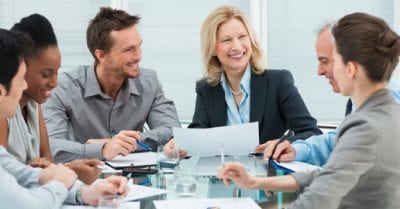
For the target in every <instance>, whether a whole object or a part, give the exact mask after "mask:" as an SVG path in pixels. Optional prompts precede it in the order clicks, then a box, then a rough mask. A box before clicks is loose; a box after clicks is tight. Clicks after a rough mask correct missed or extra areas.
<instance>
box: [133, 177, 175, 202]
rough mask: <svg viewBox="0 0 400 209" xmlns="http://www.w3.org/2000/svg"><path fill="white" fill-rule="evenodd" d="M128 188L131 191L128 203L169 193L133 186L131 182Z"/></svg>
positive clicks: (162, 190)
mask: <svg viewBox="0 0 400 209" xmlns="http://www.w3.org/2000/svg"><path fill="white" fill-rule="evenodd" d="M128 186H129V190H130V191H129V194H128V195H127V196H126V198H125V200H126V201H132V200H139V199H142V198H146V197H151V196H156V195H161V194H165V193H167V192H168V191H167V190H164V189H157V188H153V187H148V186H140V185H137V184H132V182H131V181H129V183H128Z"/></svg>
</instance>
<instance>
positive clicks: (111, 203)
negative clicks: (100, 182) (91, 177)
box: [97, 195, 126, 209]
mask: <svg viewBox="0 0 400 209" xmlns="http://www.w3.org/2000/svg"><path fill="white" fill-rule="evenodd" d="M124 202H125V199H124V197H123V196H120V195H105V196H101V197H100V198H99V204H98V205H97V208H98V209H126V207H125V204H124Z"/></svg>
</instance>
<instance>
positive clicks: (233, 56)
mask: <svg viewBox="0 0 400 209" xmlns="http://www.w3.org/2000/svg"><path fill="white" fill-rule="evenodd" d="M243 55H244V53H241V54H233V55H229V57H232V58H240V57H243Z"/></svg>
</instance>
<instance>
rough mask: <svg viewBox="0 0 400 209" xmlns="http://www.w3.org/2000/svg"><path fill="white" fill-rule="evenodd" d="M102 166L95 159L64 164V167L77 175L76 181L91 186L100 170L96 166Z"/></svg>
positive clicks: (100, 162) (101, 163)
mask: <svg viewBox="0 0 400 209" xmlns="http://www.w3.org/2000/svg"><path fill="white" fill-rule="evenodd" d="M101 165H103V162H102V161H100V160H97V159H90V160H89V159H82V160H74V161H71V162H68V163H65V166H67V167H68V168H70V169H72V170H73V171H75V173H77V174H78V179H79V180H81V181H82V182H83V183H85V184H92V183H93V182H94V181H96V179H97V178H98V177H99V176H100V173H101V169H99V168H98V167H97V166H101Z"/></svg>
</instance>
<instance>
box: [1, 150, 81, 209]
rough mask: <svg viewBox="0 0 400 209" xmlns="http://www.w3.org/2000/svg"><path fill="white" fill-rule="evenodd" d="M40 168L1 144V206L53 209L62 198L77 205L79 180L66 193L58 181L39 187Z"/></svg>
mask: <svg viewBox="0 0 400 209" xmlns="http://www.w3.org/2000/svg"><path fill="white" fill-rule="evenodd" d="M41 171H42V169H40V168H32V167H29V166H26V165H24V164H22V163H21V162H18V161H17V160H16V159H15V158H14V157H13V156H11V155H10V154H8V153H7V151H6V150H5V149H4V147H3V146H0V176H1V178H0V185H1V188H0V203H1V204H0V205H1V208H30V209H55V208H60V207H61V204H62V203H63V202H64V201H65V203H69V204H76V200H75V196H76V192H77V189H78V188H79V187H80V186H81V185H82V182H79V181H76V182H75V183H74V185H73V186H72V188H71V189H70V191H69V192H68V190H67V188H66V187H65V186H64V184H62V183H61V182H59V181H50V182H48V183H46V184H44V185H42V186H40V185H39V182H38V180H39V175H40V172H41Z"/></svg>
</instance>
